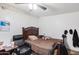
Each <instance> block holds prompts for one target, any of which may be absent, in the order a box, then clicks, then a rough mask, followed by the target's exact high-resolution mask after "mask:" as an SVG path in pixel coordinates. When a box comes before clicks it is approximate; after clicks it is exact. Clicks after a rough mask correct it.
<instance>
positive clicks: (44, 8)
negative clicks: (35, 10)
mask: <svg viewBox="0 0 79 59" xmlns="http://www.w3.org/2000/svg"><path fill="white" fill-rule="evenodd" d="M37 6H38V7H40V8H42V9H43V10H46V9H47V8H46V7H44V6H41V5H37Z"/></svg>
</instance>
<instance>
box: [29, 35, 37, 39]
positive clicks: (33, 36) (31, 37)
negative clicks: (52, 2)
mask: <svg viewBox="0 0 79 59" xmlns="http://www.w3.org/2000/svg"><path fill="white" fill-rule="evenodd" d="M28 39H30V40H37V39H38V38H37V37H36V36H35V35H29V36H28Z"/></svg>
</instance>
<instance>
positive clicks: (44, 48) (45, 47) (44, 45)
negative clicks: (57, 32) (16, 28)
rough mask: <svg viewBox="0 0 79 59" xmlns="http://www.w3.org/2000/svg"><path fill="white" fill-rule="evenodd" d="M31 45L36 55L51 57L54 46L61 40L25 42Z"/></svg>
mask: <svg viewBox="0 0 79 59" xmlns="http://www.w3.org/2000/svg"><path fill="white" fill-rule="evenodd" d="M25 41H26V42H28V43H29V44H31V48H32V50H33V51H34V52H35V53H38V54H41V55H49V54H51V51H52V49H53V47H52V46H53V44H54V43H55V42H57V41H59V40H56V39H48V40H44V39H38V40H25Z"/></svg>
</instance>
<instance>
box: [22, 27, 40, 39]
mask: <svg viewBox="0 0 79 59" xmlns="http://www.w3.org/2000/svg"><path fill="white" fill-rule="evenodd" d="M22 31H23V38H24V40H25V39H27V38H28V36H29V35H35V36H38V35H39V28H36V27H27V28H24V27H23V28H22Z"/></svg>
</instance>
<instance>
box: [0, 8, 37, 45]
mask: <svg viewBox="0 0 79 59" xmlns="http://www.w3.org/2000/svg"><path fill="white" fill-rule="evenodd" d="M0 18H3V19H6V20H8V21H9V22H10V31H7V32H6V31H0V41H4V44H9V43H10V42H11V40H12V36H13V35H16V34H21V33H22V27H28V26H37V19H36V18H34V17H32V16H29V15H27V14H25V13H22V12H21V11H18V9H17V10H9V9H4V10H2V9H0Z"/></svg>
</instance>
